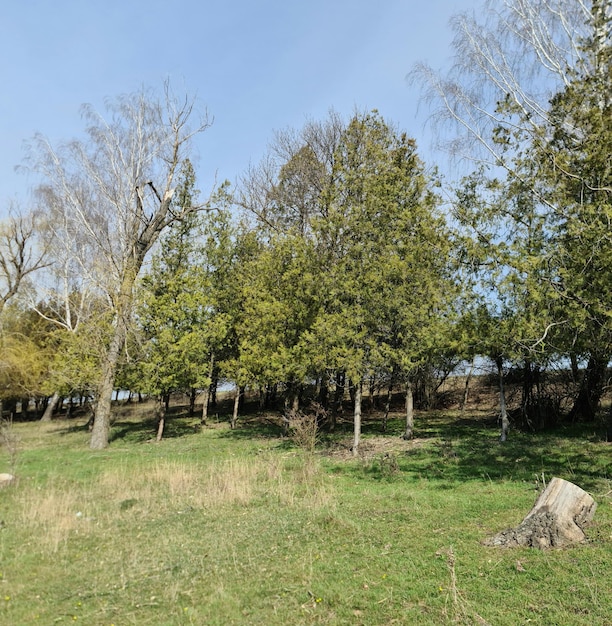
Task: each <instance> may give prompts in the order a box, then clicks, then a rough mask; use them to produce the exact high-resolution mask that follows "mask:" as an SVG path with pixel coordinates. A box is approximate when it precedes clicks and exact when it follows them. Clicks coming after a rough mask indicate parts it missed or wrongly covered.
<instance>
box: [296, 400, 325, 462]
mask: <svg viewBox="0 0 612 626" xmlns="http://www.w3.org/2000/svg"><path fill="white" fill-rule="evenodd" d="M290 423H291V438H292V439H293V441H294V443H295V445H296V446H298V447H299V448H301V449H302V450H303V451H304V452H306V453H308V454H314V451H315V448H316V446H317V441H318V440H319V414H318V412H317V408H316V407H315V410H314V412H311V413H305V414H304V413H299V412H298V413H296V414H294V416H293V418H292V419H291V422H290Z"/></svg>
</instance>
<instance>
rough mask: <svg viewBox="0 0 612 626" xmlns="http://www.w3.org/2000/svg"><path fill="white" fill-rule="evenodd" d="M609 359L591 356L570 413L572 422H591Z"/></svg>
mask: <svg viewBox="0 0 612 626" xmlns="http://www.w3.org/2000/svg"><path fill="white" fill-rule="evenodd" d="M608 361H609V358H608V357H607V356H604V357H602V356H601V355H591V357H590V358H589V362H588V364H587V367H586V370H585V372H584V375H583V377H582V382H581V384H580V391H579V392H578V396H577V397H576V401H575V402H574V406H573V407H572V410H571V411H570V419H571V420H572V421H583V422H592V421H593V420H594V419H595V415H596V413H597V409H598V408H599V403H600V401H601V397H602V396H603V390H604V383H605V378H606V370H607V367H608Z"/></svg>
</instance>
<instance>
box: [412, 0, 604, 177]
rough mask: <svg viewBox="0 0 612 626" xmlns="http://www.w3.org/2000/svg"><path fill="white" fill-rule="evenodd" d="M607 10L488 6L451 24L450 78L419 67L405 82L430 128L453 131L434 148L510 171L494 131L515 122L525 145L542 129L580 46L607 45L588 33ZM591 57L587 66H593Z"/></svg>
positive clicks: (583, 3)
mask: <svg viewBox="0 0 612 626" xmlns="http://www.w3.org/2000/svg"><path fill="white" fill-rule="evenodd" d="M610 7H611V3H610V0H591V1H589V0H502V1H501V2H500V1H496V0H487V1H486V2H485V3H484V6H483V10H482V11H480V12H479V14H478V16H476V15H474V14H470V13H462V14H459V15H456V16H455V17H453V19H452V20H451V27H452V29H453V31H454V34H455V38H454V41H453V48H454V52H455V54H454V57H453V58H454V60H455V63H454V66H453V67H452V69H451V71H450V72H449V73H448V74H446V75H444V74H440V73H438V72H437V71H435V70H434V69H433V68H431V67H430V66H428V65H427V64H418V65H417V66H416V67H415V68H414V69H413V71H412V72H411V74H410V75H409V76H410V78H411V79H412V80H415V81H417V82H420V83H421V84H422V85H423V86H424V89H425V91H424V96H425V100H426V101H427V102H428V103H429V104H430V105H432V111H433V113H432V121H433V122H434V127H435V128H437V129H438V130H442V129H444V130H446V129H448V127H449V125H450V126H451V127H453V128H454V129H455V130H456V131H457V132H456V133H454V134H451V135H446V134H445V135H440V136H441V137H442V140H441V142H440V144H441V146H442V147H444V148H446V149H449V150H450V152H451V153H452V154H453V155H454V156H455V157H457V158H459V159H462V158H467V159H470V160H477V161H478V160H481V161H485V162H487V163H493V164H495V165H497V166H499V165H502V166H509V161H508V159H507V154H505V151H504V148H505V147H506V146H504V145H503V143H501V142H499V141H496V138H497V137H498V136H497V135H496V133H495V132H494V131H495V129H499V128H509V129H511V130H512V125H513V124H519V123H520V124H521V125H523V126H524V128H523V130H524V132H525V137H526V138H528V137H530V136H531V137H532V136H535V135H537V134H538V133H540V132H541V131H542V129H543V128H544V127H545V126H547V125H548V121H549V120H548V116H549V113H550V107H549V102H550V99H551V97H552V96H553V94H555V93H557V92H558V91H560V90H562V89H564V88H566V87H568V86H569V85H570V84H571V82H572V79H573V78H574V76H575V74H574V70H575V68H576V66H577V65H578V62H579V61H580V60H584V56H585V55H584V42H585V41H586V40H587V39H590V38H591V39H592V38H593V37H594V38H595V40H596V41H597V42H598V43H599V45H600V46H601V47H602V48H604V47H605V46H606V45H609V44H607V43H606V35H605V32H604V33H601V32H597V33H594V29H596V28H598V27H597V25H596V23H597V14H598V13H602V14H603V15H606V14H607V15H608V19H609V16H610V12H611V8H610ZM604 21H605V20H604ZM597 56H598V55H597V54H595V55H594V56H593V58H592V59H591V60H590V61H589V62H590V63H593V64H597ZM593 69H595V68H593ZM600 70H601V68H599V70H598V71H600ZM506 98H507V99H509V101H510V104H511V105H512V108H513V110H514V111H515V112H516V114H515V115H514V116H513V118H512V119H510V120H509V119H508V115H507V114H506V113H507V111H506V110H505V109H500V107H499V106H498V105H499V103H500V102H501V101H503V100H504V99H506ZM475 140H476V141H475ZM477 148H480V149H477ZM518 149H520V146H517V150H518Z"/></svg>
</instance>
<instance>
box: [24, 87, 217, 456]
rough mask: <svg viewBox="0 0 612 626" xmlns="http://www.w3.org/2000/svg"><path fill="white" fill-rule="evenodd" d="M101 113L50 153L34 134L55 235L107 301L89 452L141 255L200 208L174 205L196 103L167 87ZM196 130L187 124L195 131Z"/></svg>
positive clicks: (91, 114)
mask: <svg viewBox="0 0 612 626" xmlns="http://www.w3.org/2000/svg"><path fill="white" fill-rule="evenodd" d="M106 110H107V115H106V116H103V115H102V114H100V113H98V112H96V111H95V110H94V109H93V108H92V107H91V106H89V105H85V106H84V107H83V118H84V120H85V122H86V139H85V140H75V141H72V142H69V143H65V144H63V145H61V146H59V147H54V146H52V145H51V143H50V142H49V141H48V140H47V139H46V138H45V137H43V136H40V135H39V136H37V137H35V139H34V141H33V143H32V145H31V151H30V160H31V164H32V166H33V167H34V168H35V169H36V170H37V171H38V172H39V173H41V174H42V175H43V176H44V179H45V182H44V184H42V185H41V186H40V188H39V193H40V196H41V198H42V199H43V201H44V205H45V207H46V210H47V214H48V221H49V223H50V224H52V225H53V228H54V229H55V232H56V235H57V237H58V238H60V239H62V240H63V241H64V242H65V243H66V245H67V246H68V249H69V250H70V254H72V255H74V256H73V258H74V260H75V262H76V263H78V265H79V268H80V271H81V275H82V277H83V279H84V280H86V281H87V282H88V283H89V285H91V286H92V287H93V288H95V289H96V290H98V292H99V293H102V294H104V295H105V296H106V298H107V300H108V306H109V310H110V311H111V313H112V317H113V324H112V331H111V336H110V339H109V342H108V345H107V346H106V347H105V350H104V358H103V360H102V372H101V377H100V383H99V385H98V398H97V405H96V413H95V418H94V423H93V430H92V436H91V443H90V445H91V448H92V449H101V448H104V447H106V446H107V445H108V443H109V432H110V417H111V398H112V393H113V387H114V383H115V374H116V370H117V364H118V361H119V357H120V354H121V350H122V348H123V346H124V344H125V340H126V337H127V333H128V329H129V326H130V322H131V316H132V305H133V299H134V285H135V282H136V279H137V277H138V275H139V273H140V270H141V268H142V265H143V263H144V260H145V257H146V255H147V253H148V252H149V251H150V249H151V248H152V246H153V245H154V244H155V242H156V241H157V240H158V238H159V236H160V234H161V233H162V232H163V231H164V229H165V228H166V227H168V226H169V225H170V224H172V223H173V222H175V221H180V220H182V219H183V218H184V217H185V216H186V214H187V213H188V212H192V211H196V210H200V209H203V208H205V206H188V207H180V206H179V207H177V206H176V204H174V203H173V202H172V198H173V193H174V181H175V176H176V174H177V173H178V169H179V167H180V164H181V162H182V161H183V160H184V159H185V158H186V156H187V153H188V149H189V146H190V142H191V140H192V138H193V137H194V135H196V134H198V133H201V132H203V131H204V130H206V128H208V126H209V120H208V117H207V116H206V114H204V115H203V116H202V117H201V118H199V119H197V120H195V121H194V117H196V116H195V110H194V102H193V101H192V100H190V99H188V98H185V99H182V100H180V99H177V98H176V97H175V96H174V95H173V94H172V93H171V91H170V89H169V87H168V85H166V89H165V97H164V98H163V99H162V100H161V101H160V100H158V99H157V98H155V96H154V95H153V94H152V93H150V92H148V91H145V90H143V91H140V92H138V93H134V94H130V95H125V96H121V97H119V98H117V99H116V100H113V101H109V102H107V105H106ZM192 123H193V126H191V124H192Z"/></svg>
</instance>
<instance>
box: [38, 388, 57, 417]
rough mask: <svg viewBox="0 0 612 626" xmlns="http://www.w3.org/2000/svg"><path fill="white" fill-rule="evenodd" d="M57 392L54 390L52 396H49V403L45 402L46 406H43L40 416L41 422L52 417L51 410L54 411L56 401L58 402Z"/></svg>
mask: <svg viewBox="0 0 612 626" xmlns="http://www.w3.org/2000/svg"><path fill="white" fill-rule="evenodd" d="M59 398H60V396H59V393H58V392H57V391H56V392H55V393H54V394H53V396H52V397H51V400H49V403H48V404H47V407H46V408H45V412H44V413H43V416H42V417H41V418H40V421H41V422H50V421H51V419H52V417H53V412H54V411H55V408H56V407H57V403H58V402H59Z"/></svg>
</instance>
